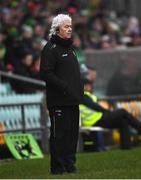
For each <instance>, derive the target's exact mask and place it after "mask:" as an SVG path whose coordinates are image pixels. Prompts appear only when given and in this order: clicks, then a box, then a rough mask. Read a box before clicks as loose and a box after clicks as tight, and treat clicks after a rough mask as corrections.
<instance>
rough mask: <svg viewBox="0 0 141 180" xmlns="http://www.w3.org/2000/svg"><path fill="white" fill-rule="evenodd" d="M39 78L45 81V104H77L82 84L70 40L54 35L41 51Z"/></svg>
mask: <svg viewBox="0 0 141 180" xmlns="http://www.w3.org/2000/svg"><path fill="white" fill-rule="evenodd" d="M40 75H41V79H42V80H44V81H45V82H46V90H47V106H48V107H54V106H67V105H78V104H79V103H80V102H81V100H82V97H83V84H82V80H81V75H80V69H79V64H78V61H77V57H76V55H75V52H74V50H73V48H72V41H71V40H70V39H69V40H64V39H62V38H60V37H59V36H57V35H54V36H53V37H52V38H51V40H49V41H48V42H47V44H46V45H45V47H44V48H43V50H42V53H41V63H40Z"/></svg>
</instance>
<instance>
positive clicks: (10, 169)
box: [0, 147, 141, 179]
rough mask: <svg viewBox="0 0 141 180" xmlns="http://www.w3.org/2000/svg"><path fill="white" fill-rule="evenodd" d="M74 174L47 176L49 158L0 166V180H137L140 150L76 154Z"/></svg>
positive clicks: (10, 162) (15, 161) (140, 159)
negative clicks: (75, 170)
mask: <svg viewBox="0 0 141 180" xmlns="http://www.w3.org/2000/svg"><path fill="white" fill-rule="evenodd" d="M77 168H78V171H77V173H75V174H73V173H72V174H64V175H51V174H50V173H49V156H45V158H43V159H38V160H21V161H17V160H12V161H8V162H2V163H1V164H0V179H2V178H3V179H8V178H10V179H90V178H93V179H119V178H120V179H136V178H139V179H141V147H140V148H135V149H132V150H112V151H107V152H100V153H96V152H93V153H78V154H77Z"/></svg>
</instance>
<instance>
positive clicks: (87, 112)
mask: <svg viewBox="0 0 141 180" xmlns="http://www.w3.org/2000/svg"><path fill="white" fill-rule="evenodd" d="M92 85H93V84H92V82H91V81H90V80H88V79H84V91H85V92H84V98H83V101H82V104H80V115H81V121H82V123H81V124H82V126H86V127H91V126H100V127H103V128H109V129H113V128H116V129H118V130H119V132H120V147H121V148H122V149H130V148H131V147H132V144H131V134H130V128H129V126H131V127H133V128H135V129H136V130H137V131H138V133H139V134H141V122H140V121H139V120H137V119H135V118H134V117H133V116H132V115H131V114H130V113H128V112H127V111H126V110H124V109H117V110H114V111H110V110H107V109H105V108H103V107H102V106H100V105H99V104H98V103H97V97H96V96H95V95H94V94H93V93H92V92H93V86H92Z"/></svg>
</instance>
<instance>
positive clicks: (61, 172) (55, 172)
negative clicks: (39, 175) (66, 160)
mask: <svg viewBox="0 0 141 180" xmlns="http://www.w3.org/2000/svg"><path fill="white" fill-rule="evenodd" d="M65 172H66V171H65V170H51V174H54V175H57V174H64V173H65Z"/></svg>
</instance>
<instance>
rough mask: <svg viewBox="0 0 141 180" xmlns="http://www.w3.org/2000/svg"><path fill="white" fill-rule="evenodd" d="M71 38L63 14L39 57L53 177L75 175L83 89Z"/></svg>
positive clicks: (52, 28) (70, 20)
mask: <svg viewBox="0 0 141 180" xmlns="http://www.w3.org/2000/svg"><path fill="white" fill-rule="evenodd" d="M71 35H72V19H71V17H70V16H68V15H65V14H59V15H57V16H55V17H54V18H53V21H52V25H51V29H50V34H49V38H50V40H49V41H48V43H47V44H46V46H45V47H44V49H43V51H42V55H41V63H40V74H41V78H42V80H44V81H45V82H46V88H47V106H48V109H49V114H50V119H51V129H50V131H51V135H50V152H51V173H52V174H62V173H65V172H68V173H74V172H75V171H76V167H75V162H76V157H75V153H76V147H77V140H78V131H79V103H80V101H81V99H82V96H83V86H82V82H81V75H80V69H79V64H78V61H77V57H76V55H75V52H74V50H73V49H72V39H71Z"/></svg>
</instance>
